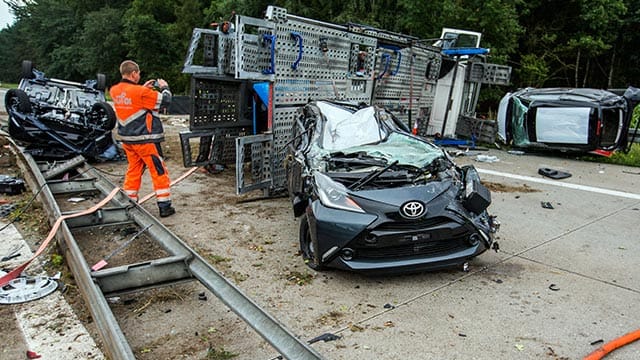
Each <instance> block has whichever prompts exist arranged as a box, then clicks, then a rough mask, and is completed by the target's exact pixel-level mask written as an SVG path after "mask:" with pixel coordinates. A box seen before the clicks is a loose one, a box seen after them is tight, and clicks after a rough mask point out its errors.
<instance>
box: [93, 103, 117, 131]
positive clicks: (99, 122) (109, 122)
mask: <svg viewBox="0 0 640 360" xmlns="http://www.w3.org/2000/svg"><path fill="white" fill-rule="evenodd" d="M86 121H87V124H91V125H93V126H95V127H97V128H99V129H102V130H105V131H109V130H112V129H113V128H114V126H116V112H115V111H114V110H113V108H112V107H111V105H109V104H108V103H106V102H103V101H100V102H97V103H95V104H93V106H91V110H90V111H89V112H88V113H87V119H86Z"/></svg>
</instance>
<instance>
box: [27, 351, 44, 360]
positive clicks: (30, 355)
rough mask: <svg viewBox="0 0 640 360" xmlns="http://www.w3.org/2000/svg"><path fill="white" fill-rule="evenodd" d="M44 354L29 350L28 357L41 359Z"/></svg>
mask: <svg viewBox="0 0 640 360" xmlns="http://www.w3.org/2000/svg"><path fill="white" fill-rule="evenodd" d="M41 357H42V355H40V354H38V353H37V352H35V351H31V350H27V359H40V358H41Z"/></svg>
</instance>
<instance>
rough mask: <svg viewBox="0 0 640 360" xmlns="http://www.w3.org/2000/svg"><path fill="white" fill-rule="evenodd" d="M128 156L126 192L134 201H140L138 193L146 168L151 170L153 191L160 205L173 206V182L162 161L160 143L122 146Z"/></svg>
mask: <svg viewBox="0 0 640 360" xmlns="http://www.w3.org/2000/svg"><path fill="white" fill-rule="evenodd" d="M122 148H123V149H124V153H125V154H126V155H127V162H128V163H129V166H128V167H127V173H126V174H125V176H124V186H123V188H124V192H125V193H126V194H127V195H128V196H129V197H130V198H131V199H132V200H134V201H138V191H139V190H140V184H141V182H142V174H143V173H144V169H145V168H149V174H150V175H151V181H152V182H153V191H154V192H155V193H156V199H157V201H158V204H159V205H160V203H168V204H169V205H170V204H171V192H170V190H169V188H170V186H171V181H170V180H169V172H168V171H167V167H166V166H165V164H164V160H163V159H162V148H161V147H160V143H146V144H122Z"/></svg>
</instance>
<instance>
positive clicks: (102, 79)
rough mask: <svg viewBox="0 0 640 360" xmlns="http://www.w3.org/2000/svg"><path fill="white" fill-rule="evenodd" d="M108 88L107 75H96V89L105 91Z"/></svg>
mask: <svg viewBox="0 0 640 360" xmlns="http://www.w3.org/2000/svg"><path fill="white" fill-rule="evenodd" d="M106 88H107V77H106V76H105V75H104V74H98V75H97V76H96V90H100V91H104V89H106Z"/></svg>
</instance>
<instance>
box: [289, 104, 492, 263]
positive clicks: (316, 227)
mask: <svg viewBox="0 0 640 360" xmlns="http://www.w3.org/2000/svg"><path fill="white" fill-rule="evenodd" d="M293 136H294V137H293V140H292V141H291V144H290V145H289V149H288V154H287V156H286V158H285V169H286V174H287V182H288V190H289V194H290V197H291V199H292V202H293V211H294V215H295V216H296V217H300V216H301V221H300V249H301V253H302V256H303V258H304V260H305V262H306V263H307V265H308V266H309V267H311V268H312V269H316V270H322V269H323V268H325V267H333V268H339V269H345V270H352V271H359V272H365V273H378V274H389V273H399V272H415V271H422V270H435V269H440V268H445V267H455V266H466V264H467V262H468V261H469V260H470V259H471V258H473V257H475V256H477V255H479V254H481V253H483V252H484V251H486V250H487V249H489V248H491V247H492V245H493V234H494V233H495V231H496V230H497V228H498V223H497V221H495V219H494V217H492V216H490V215H489V214H488V213H487V207H488V206H489V204H490V203H491V195H490V192H489V190H488V189H487V188H486V187H485V186H484V185H482V184H481V182H480V179H479V177H478V174H477V172H476V170H475V169H474V168H473V167H472V166H465V167H458V166H456V164H455V163H454V162H453V161H452V159H451V158H450V157H449V156H448V154H447V153H446V152H445V151H443V150H442V149H440V148H438V147H437V146H435V145H433V144H432V143H430V142H428V141H426V140H424V139H422V138H419V137H416V136H414V135H412V134H411V133H410V132H409V130H408V129H407V127H406V126H405V125H403V124H402V123H401V122H399V121H398V120H397V119H396V118H395V117H394V116H393V115H391V114H390V113H389V112H387V111H385V110H384V109H382V108H378V107H375V106H369V107H358V106H354V105H350V104H344V103H334V102H326V101H317V102H311V103H309V104H308V105H306V106H305V107H304V108H303V113H302V115H301V116H300V117H299V118H298V119H297V121H296V122H295V124H294V130H293Z"/></svg>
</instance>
